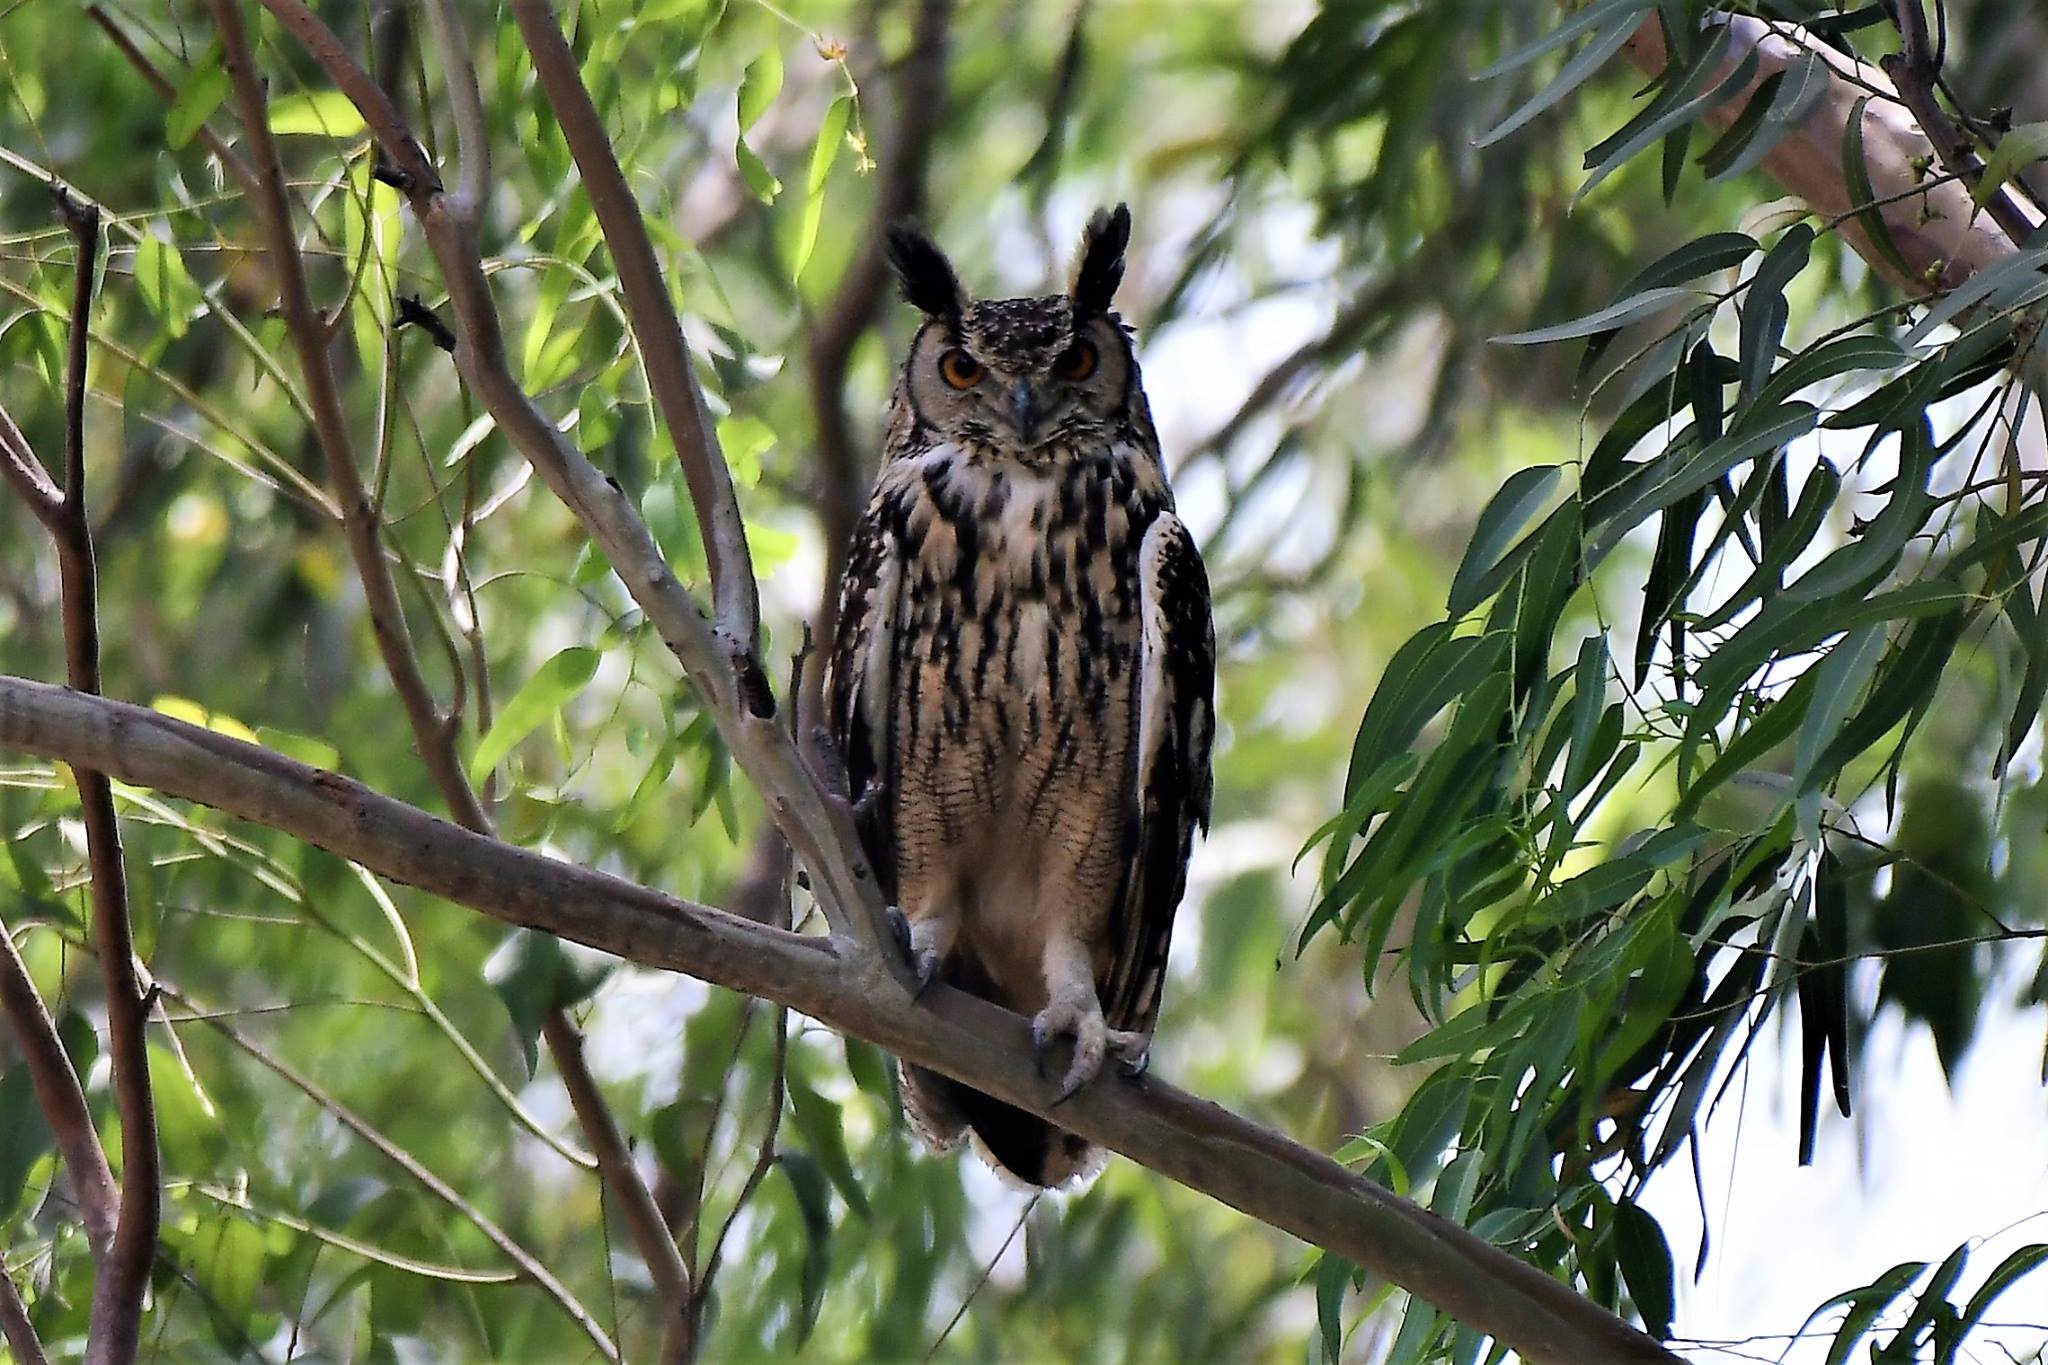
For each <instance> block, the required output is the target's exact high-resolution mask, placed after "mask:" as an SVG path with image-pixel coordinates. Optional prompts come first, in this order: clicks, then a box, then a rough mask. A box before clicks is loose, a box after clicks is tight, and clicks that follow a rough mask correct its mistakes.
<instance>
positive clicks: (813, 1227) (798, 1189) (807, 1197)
mask: <svg viewBox="0 0 2048 1365" xmlns="http://www.w3.org/2000/svg"><path fill="white" fill-rule="evenodd" d="M775 1164H776V1166H777V1167H778V1168H780V1170H781V1171H782V1174H783V1176H784V1177H785V1178H786V1179H787V1180H788V1181H789V1188H790V1191H791V1192H792V1193H793V1194H795V1196H796V1206H797V1212H798V1214H799V1215H800V1216H801V1217H802V1219H803V1224H804V1260H803V1270H802V1275H801V1279H800V1282H799V1283H800V1286H801V1288H800V1295H801V1300H800V1304H799V1314H798V1317H797V1344H798V1345H799V1346H801V1345H802V1344H803V1343H804V1342H805V1341H806V1340H808V1339H809V1337H810V1335H811V1329H812V1328H813V1327H815V1326H817V1325H818V1310H819V1308H821V1307H823V1305H824V1302H825V1271H826V1268H827V1267H828V1266H829V1265H830V1263H831V1246H832V1203H831V1199H830V1197H829V1196H828V1195H827V1193H826V1188H827V1187H826V1183H825V1176H824V1175H823V1173H822V1172H821V1171H820V1170H819V1169H818V1163H817V1162H816V1161H814V1160H813V1159H812V1158H811V1157H810V1156H809V1155H807V1154H806V1153H804V1152H801V1151H796V1150H790V1151H785V1152H782V1153H780V1154H779V1155H777V1156H776V1158H775Z"/></svg>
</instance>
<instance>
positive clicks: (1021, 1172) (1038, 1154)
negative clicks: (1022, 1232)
mask: <svg viewBox="0 0 2048 1365" xmlns="http://www.w3.org/2000/svg"><path fill="white" fill-rule="evenodd" d="M899 1075H900V1077H901V1080H902V1083H903V1107H904V1109H905V1111H906V1112H907V1113H908V1115H909V1117H910V1121H911V1127H912V1128H914V1129H915V1130H916V1131H917V1135H918V1136H919V1137H920V1138H922V1139H923V1140H924V1141H925V1143H926V1145H928V1146H931V1147H935V1148H938V1149H939V1150H941V1151H943V1150H945V1149H946V1148H948V1147H951V1146H953V1145H954V1144H956V1143H957V1142H959V1141H960V1139H961V1137H962V1136H963V1135H965V1134H967V1133H972V1134H973V1136H974V1145H975V1147H976V1149H977V1150H979V1151H980V1153H981V1155H982V1156H983V1157H985V1158H987V1160H988V1163H989V1164H990V1165H991V1166H994V1167H995V1168H996V1169H997V1170H998V1171H1001V1172H1002V1173H1004V1174H1005V1175H1008V1176H1011V1177H1013V1178H1014V1179H1017V1180H1020V1181H1022V1182H1024V1183H1025V1184H1027V1185H1037V1186H1040V1187H1042V1188H1046V1189H1052V1188H1056V1187H1058V1186H1061V1185H1065V1184H1068V1183H1069V1182H1071V1181H1073V1180H1076V1179H1078V1178H1080V1177H1082V1176H1087V1175H1092V1174H1094V1173H1095V1172H1096V1171H1097V1170H1099V1169H1100V1168H1101V1166H1102V1161H1103V1152H1102V1149H1101V1148H1100V1147H1097V1146H1096V1145H1095V1144H1094V1143H1092V1142H1089V1141H1087V1140H1086V1139H1084V1138H1081V1137H1078V1136H1076V1135H1075V1134H1073V1133H1070V1132H1068V1131H1067V1130H1066V1129H1064V1128H1057V1127H1054V1126H1053V1125H1052V1124H1050V1123H1047V1122H1046V1121H1045V1120H1044V1119H1042V1118H1040V1117H1038V1115H1036V1114H1030V1113H1026V1112H1025V1111H1024V1110H1022V1109H1019V1108H1017V1106H1015V1105H1013V1104H1005V1103H1003V1102H1002V1101H1001V1100H999V1099H996V1098H995V1097H994V1096H992V1095H984V1094H982V1093H981V1092H980V1091H979V1090H974V1089H970V1088H969V1087H967V1086H964V1085H962V1084H960V1083H959V1082H958V1081H955V1080H951V1079H949V1078H948V1077H945V1076H941V1075H939V1074H938V1073H937V1072H935V1071H926V1070H925V1069H924V1068H923V1067H921V1066H911V1065H909V1064H907V1063H906V1064H904V1065H903V1066H902V1067H901V1068H900V1069H899Z"/></svg>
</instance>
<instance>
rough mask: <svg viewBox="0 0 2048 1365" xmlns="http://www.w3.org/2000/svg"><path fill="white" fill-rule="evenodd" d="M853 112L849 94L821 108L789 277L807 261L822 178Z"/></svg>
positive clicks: (820, 215) (820, 206)
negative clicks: (794, 260) (825, 108)
mask: <svg viewBox="0 0 2048 1365" xmlns="http://www.w3.org/2000/svg"><path fill="white" fill-rule="evenodd" d="M852 114H853V97H852V96H851V95H841V96H840V97H839V98H838V99H836V100H834V101H832V107H831V108H829V109H827V110H826V111H825V118H824V121H823V122H821V123H820V124H819V125H818V140H817V141H816V142H815V143H813V144H812V146H811V169H810V173H809V174H808V175H807V176H806V177H805V180H804V218H803V223H802V225H801V227H800V228H799V230H798V232H797V239H796V264H795V266H794V267H792V268H791V270H790V272H789V273H790V277H791V278H792V279H795V278H799V277H801V276H802V275H803V273H804V267H805V266H806V265H808V264H809V263H810V259H811V250H812V248H813V247H815V246H816V245H817V244H818V225H819V224H820V223H821V222H823V221H824V217H825V181H826V180H827V178H829V177H830V175H831V173H832V163H833V162H834V161H835V160H837V159H838V157H839V148H840V145H841V144H842V143H844V142H845V141H846V121H847V119H848V118H850V117H851V116H852Z"/></svg>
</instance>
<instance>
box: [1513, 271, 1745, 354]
mask: <svg viewBox="0 0 2048 1365" xmlns="http://www.w3.org/2000/svg"><path fill="white" fill-rule="evenodd" d="M1710 297H1712V296H1711V295H1709V294H1707V293H1706V292H1705V291H1704V290H1699V289H1683V288H1679V287H1676V286H1666V287H1664V288H1661V289H1648V290H1645V291H1643V292H1642V293H1640V294H1637V295H1635V296H1633V297H1631V298H1626V299H1622V300H1621V301H1620V302H1618V303H1610V304H1608V305H1607V306H1606V307H1605V308H1601V309H1598V310H1597V311H1595V312H1591V313H1587V314H1585V315H1584V316H1582V317H1576V318H1572V319H1570V320H1568V321H1565V322H1554V323H1551V324H1550V325H1549V326H1548V327H1537V328H1533V329H1532V330H1530V331H1526V332H1509V333H1507V334H1506V335H1504V336H1497V337H1489V338H1488V340H1490V341H1492V342H1493V343H1494V344H1495V345H1497V346H1540V345H1542V344H1543V343H1544V342H1547V341H1569V340H1571V339H1572V338H1573V337H1583V336H1592V335H1593V334H1594V333H1595V332H1609V331H1613V330H1615V329H1617V328H1620V327H1625V326H1627V325H1628V324H1629V323H1631V322H1636V321H1639V320H1641V319H1643V318H1646V317H1648V316H1650V315H1651V314H1652V313H1658V312H1662V311H1663V310H1664V309H1666V308H1668V307H1670V306H1671V305H1673V304H1675V303H1678V302H1679V301H1680V300H1683V299H1698V298H1710Z"/></svg>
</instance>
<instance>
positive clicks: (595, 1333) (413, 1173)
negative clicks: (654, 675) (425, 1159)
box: [164, 816, 619, 1361]
mask: <svg viewBox="0 0 2048 1365" xmlns="http://www.w3.org/2000/svg"><path fill="white" fill-rule="evenodd" d="M427 818H428V819H430V820H432V819H433V817H431V816H428V817H427ZM434 823H436V824H439V823H441V822H439V821H434ZM448 828H452V826H449V827H448ZM477 837H481V836H477ZM164 993H165V994H166V995H167V996H169V997H170V998H171V999H173V1000H176V1001H177V1002H178V1003H179V1004H180V1005H182V1006H183V1007H184V1008H185V1009H186V1010H187V1011H189V1012H190V1013H191V1015H192V1017H193V1018H195V1019H197V1020H199V1021H200V1022H201V1023H204V1024H205V1025H206V1026H207V1027H208V1028H210V1029H212V1030H213V1031H214V1032H216V1033H218V1034H220V1035H221V1037H223V1038H225V1039H227V1040H228V1041H229V1042H230V1043H233V1044H234V1045H235V1046H236V1047H237V1048H239V1049H240V1050H241V1051H242V1052H244V1053H245V1054H247V1055H248V1056H249V1057H251V1058H253V1059H254V1060H255V1061H256V1062H257V1063H259V1064H260V1065H262V1066H263V1067H264V1068H265V1069H267V1070H269V1071H270V1072H271V1073H272V1074H274V1075H276V1076H277V1077H278V1078H279V1079H280V1080H282V1081H284V1082H285V1084H287V1085H289V1086H291V1087H292V1088H293V1089H294V1090H297V1091H298V1092H299V1093H300V1094H302V1095H304V1096H305V1097H306V1098H307V1099H309V1100H311V1101H313V1103H315V1104H317V1105H319V1106H320V1108H321V1109H323V1110H325V1111H326V1112H327V1113H329V1114H332V1115H333V1116H334V1119H335V1121H336V1122H337V1123H339V1124H341V1126H342V1127H344V1128H346V1129H348V1130H349V1131H350V1132H351V1133H354V1134H355V1135H356V1136H357V1137H358V1138H361V1139H362V1140H363V1141H364V1142H365V1143H368V1144H369V1145H370V1146H371V1147H373V1148H375V1149H376V1151H377V1153H378V1154H379V1155H380V1156H382V1157H383V1158H384V1159H385V1160H386V1161H389V1162H390V1163H391V1164H392V1165H394V1166H396V1167H398V1168H399V1169H400V1170H402V1171H404V1172H405V1173H406V1175H407V1176H409V1177H410V1178H411V1179H413V1180H414V1181H416V1182H418V1184H419V1185H420V1186H421V1188H423V1189H425V1190H426V1191H427V1193H429V1194H431V1195H433V1196H434V1198H436V1199H438V1200H440V1201H441V1202H442V1203H444V1204H446V1205H447V1206H448V1207H449V1208H451V1209H453V1210H455V1212H457V1213H459V1214H461V1215H462V1216H463V1217H464V1218H466V1219H468V1220H469V1222H470V1224H471V1225H472V1226H474V1227H475V1228H476V1230H477V1231H478V1232H480V1233H482V1234H483V1236H484V1240H485V1241H487V1242H489V1243H490V1244H491V1245H492V1246H494V1247H496V1248H497V1249H498V1250H499V1251H500V1252H501V1253H503V1255H504V1256H505V1259H507V1260H509V1261H510V1262H512V1264H513V1266H514V1267H515V1268H516V1269H517V1270H518V1272H519V1274H520V1277H521V1278H522V1279H524V1280H526V1281H527V1282H528V1283H529V1284H531V1285H533V1286H534V1288H536V1289H538V1290H540V1291H541V1292H542V1293H543V1294H546V1295H547V1296H548V1297H549V1298H550V1299H552V1300H554V1302H555V1304H556V1305H557V1306H558V1307H560V1308H561V1310H562V1311H563V1312H564V1313H565V1314H567V1315H568V1316H569V1318H570V1320H571V1321H573V1322H574V1323H575V1324H576V1325H577V1327H579V1328H580V1329H582V1332H583V1334H584V1335H585V1336H586V1337H588V1338H589V1339H590V1343H591V1345H593V1346H594V1347H596V1348H597V1353H598V1354H599V1355H600V1356H601V1357H603V1358H604V1359H606V1360H610V1361H617V1360H618V1359H619V1349H618V1347H617V1346H615V1345H613V1343H612V1340H611V1338H610V1337H608V1336H606V1335H605V1332H604V1329H603V1328H602V1327H600V1326H599V1325H598V1323H597V1319H596V1318H594V1317H592V1316H591V1314H590V1310H589V1309H587V1308H585V1307H584V1306H583V1304H582V1303H581V1302H580V1301H578V1299H577V1298H576V1296H575V1295H574V1294H571V1293H570V1292H569V1290H568V1288H567V1287H566V1286H565V1285H563V1284H562V1282H561V1281H560V1280H558V1279H556V1278H555V1277H554V1275H553V1273H552V1272H550V1271H549V1270H548V1268H547V1266H545V1265H544V1264H542V1263H541V1260H540V1258H539V1257H537V1256H535V1255H534V1254H533V1253H532V1252H530V1251H528V1250H527V1249H526V1248H525V1247H523V1246H521V1245H520V1244H519V1243H518V1242H516V1241H514V1240H513V1238H512V1235H511V1234H510V1233H508V1232H506V1231H505V1230H504V1229H503V1228H501V1227H499V1226H498V1225H497V1224H496V1223H494V1222H492V1221H491V1219H490V1218H489V1216H488V1215H486V1214H485V1213H484V1211H483V1210H482V1209H480V1208H478V1207H477V1206H476V1205H474V1204H472V1203H470V1202H469V1201H468V1200H467V1199H464V1198H463V1197H462V1196H461V1194H459V1193H457V1191H456V1189H455V1187H454V1186H452V1185H450V1184H449V1183H448V1182H447V1181H445V1180H443V1179H441V1177H440V1176H438V1175H435V1174H434V1173H433V1172H432V1171H431V1170H428V1169H427V1167H425V1166H424V1165H422V1164H421V1163H420V1160H419V1158H418V1157H415V1156H414V1155H413V1154H412V1153H411V1152H408V1151H406V1150H405V1148H403V1147H401V1146H399V1145H398V1144H397V1143H396V1142H393V1141H392V1140H391V1139H390V1138H389V1137H386V1136H385V1135H384V1133H383V1132H382V1131H381V1130H379V1129H378V1128H377V1127H376V1126H375V1125H374V1124H372V1123H371V1122H370V1121H369V1120H368V1119H366V1118H364V1117H363V1116H362V1115H360V1114H358V1113H356V1111H355V1110H353V1109H351V1108H349V1107H348V1106H347V1105H345V1104H343V1103H342V1102H341V1101H340V1100H338V1099H336V1098H335V1097H334V1096H332V1095H330V1094H328V1093H327V1092H326V1091H324V1090H322V1089H321V1088H320V1087H319V1086H317V1085H315V1084H314V1083H313V1082H312V1080H311V1079H309V1078H308V1077H306V1076H302V1075H300V1074H299V1072H298V1071H297V1070H296V1069H294V1068H293V1067H291V1066H289V1065H288V1064H286V1063H285V1062H284V1061H283V1060H281V1059H280V1058H277V1057H273V1056H272V1055H271V1054H270V1053H268V1052H266V1051H264V1050H263V1048H262V1047H260V1046H258V1045H257V1043H256V1042H255V1041H254V1040H253V1039H251V1038H250V1037H249V1036H248V1035H247V1034H244V1033H243V1032H241V1031H240V1030H239V1029H237V1028H236V1027H235V1026H234V1025H233V1024H230V1023H229V1022H228V1021H227V1020H226V1019H225V1018H223V1017H222V1016H221V1015H219V1014H218V1013H215V1012H214V1011H211V1010H205V1009H201V1008H200V1007H199V1006H198V1005H197V1004H196V1003H195V1002H193V1001H192V1000H190V999H188V998H187V997H185V996H184V995H182V994H180V993H179V992H178V991H177V990H176V989H175V988H174V987H170V986H166V987H165V989H164Z"/></svg>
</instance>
